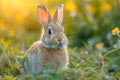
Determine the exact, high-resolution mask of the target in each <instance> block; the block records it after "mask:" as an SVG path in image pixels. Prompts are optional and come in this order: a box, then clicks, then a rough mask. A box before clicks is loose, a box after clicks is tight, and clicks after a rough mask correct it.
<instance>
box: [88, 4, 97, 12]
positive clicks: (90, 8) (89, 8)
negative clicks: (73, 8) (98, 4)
mask: <svg viewBox="0 0 120 80" xmlns="http://www.w3.org/2000/svg"><path fill="white" fill-rule="evenodd" d="M86 11H87V12H88V13H94V12H95V8H94V7H93V6H90V5H88V6H86Z"/></svg>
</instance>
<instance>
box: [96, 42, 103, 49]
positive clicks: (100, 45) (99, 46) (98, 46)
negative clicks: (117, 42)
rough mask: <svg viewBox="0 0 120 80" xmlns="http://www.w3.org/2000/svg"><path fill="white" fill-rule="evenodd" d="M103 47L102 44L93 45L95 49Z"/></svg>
mask: <svg viewBox="0 0 120 80" xmlns="http://www.w3.org/2000/svg"><path fill="white" fill-rule="evenodd" d="M103 46H104V44H103V43H97V44H95V47H96V48H102V47H103Z"/></svg>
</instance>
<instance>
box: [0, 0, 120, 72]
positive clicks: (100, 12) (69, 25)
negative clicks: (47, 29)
mask: <svg viewBox="0 0 120 80" xmlns="http://www.w3.org/2000/svg"><path fill="white" fill-rule="evenodd" d="M61 3H63V4H64V21H63V23H62V25H63V26H64V28H65V33H66V35H67V37H68V39H69V46H68V47H69V48H71V50H74V49H75V50H76V49H78V50H81V51H85V50H86V49H85V48H84V47H85V46H86V44H87V45H88V44H90V45H91V46H92V48H93V50H96V48H101V47H103V48H105V49H106V48H107V50H108V51H109V50H111V48H113V45H114V44H115V43H116V44H118V43H120V40H119V39H118V37H116V36H113V35H112V34H111V30H112V29H113V28H114V27H119V26H120V0H0V56H1V57H0V58H1V59H0V63H1V64H2V67H1V65H0V68H1V70H0V73H2V72H4V71H6V72H8V71H9V69H8V68H6V70H4V69H3V68H4V67H6V66H9V65H8V64H7V63H5V62H10V63H12V64H14V63H15V59H14V57H13V56H11V55H18V54H24V53H25V51H26V50H27V49H28V48H29V47H30V45H32V43H33V42H35V41H37V40H39V39H40V34H41V29H42V25H41V24H40V23H39V22H38V20H37V18H36V5H37V4H44V5H45V6H47V7H48V9H49V11H50V13H51V15H52V16H53V15H54V12H55V10H56V8H57V7H58V5H60V4H61ZM69 52H70V51H69ZM77 53H78V54H79V52H77ZM74 55H75V54H74ZM116 56H118V55H116ZM5 57H6V58H5ZM9 60H11V61H9ZM113 62H114V61H113ZM118 64H119V63H118ZM118 64H117V66H118ZM9 67H11V66H9ZM118 67H119V66H118ZM2 69H3V71H2ZM12 69H13V70H14V68H13V66H12V67H11V68H10V70H11V71H12Z"/></svg>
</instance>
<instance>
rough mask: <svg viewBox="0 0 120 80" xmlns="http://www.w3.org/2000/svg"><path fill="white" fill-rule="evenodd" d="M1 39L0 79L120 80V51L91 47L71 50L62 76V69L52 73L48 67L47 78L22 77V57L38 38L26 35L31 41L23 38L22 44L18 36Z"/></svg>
mask: <svg viewBox="0 0 120 80" xmlns="http://www.w3.org/2000/svg"><path fill="white" fill-rule="evenodd" d="M0 35H1V36H2V37H1V39H0V79H5V80H23V79H29V78H34V79H35V80H40V79H46V80H118V78H119V77H120V68H119V67H120V65H119V64H120V61H119V60H120V57H119V56H120V54H119V49H120V47H118V48H114V47H112V49H111V50H109V48H105V47H103V46H102V47H98V48H94V47H93V45H91V44H90V43H85V46H83V47H81V48H77V47H74V48H70V47H68V52H69V67H68V69H67V70H65V71H63V72H62V71H61V69H58V70H57V71H54V70H51V69H50V66H47V67H46V68H45V73H44V74H40V75H37V76H33V75H30V74H28V75H26V76H22V75H20V73H19V69H20V67H22V65H21V64H22V63H23V61H24V60H23V57H21V56H23V55H24V53H25V51H26V50H27V49H28V48H29V46H30V45H31V44H32V43H33V42H34V41H31V40H32V39H29V38H30V37H32V38H34V37H36V36H34V35H30V34H27V33H26V34H25V36H26V35H29V36H30V37H23V39H24V40H23V42H24V43H23V42H22V41H21V40H22V39H20V40H19V38H18V36H14V37H9V36H5V33H4V34H0ZM34 40H35V39H34ZM21 47H22V48H21ZM108 54H109V55H108ZM114 54H115V55H114ZM103 57H104V59H103ZM20 63H21V64H20Z"/></svg>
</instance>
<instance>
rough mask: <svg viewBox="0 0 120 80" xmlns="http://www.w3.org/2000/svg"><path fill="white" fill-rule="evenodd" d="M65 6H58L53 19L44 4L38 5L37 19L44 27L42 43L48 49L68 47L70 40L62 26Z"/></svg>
mask: <svg viewBox="0 0 120 80" xmlns="http://www.w3.org/2000/svg"><path fill="white" fill-rule="evenodd" d="M63 6H64V5H63V4H61V5H60V6H58V8H57V9H56V12H55V14H54V16H53V18H52V17H51V16H50V13H49V11H48V9H47V7H45V6H44V5H42V4H39V5H37V18H38V20H39V22H41V23H42V25H43V27H44V28H43V33H42V36H41V41H42V44H43V45H44V46H45V47H46V48H53V49H58V48H60V49H62V48H66V47H67V45H68V39H67V37H66V35H65V34H64V28H63V26H62V25H61V24H62V21H63Z"/></svg>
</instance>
